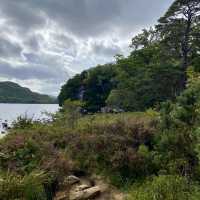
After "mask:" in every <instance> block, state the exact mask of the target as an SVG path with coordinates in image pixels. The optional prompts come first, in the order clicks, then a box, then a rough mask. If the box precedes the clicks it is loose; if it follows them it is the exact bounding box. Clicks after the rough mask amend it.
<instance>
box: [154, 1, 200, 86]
mask: <svg viewBox="0 0 200 200" xmlns="http://www.w3.org/2000/svg"><path fill="white" fill-rule="evenodd" d="M159 23H160V24H159V25H158V26H157V27H158V29H159V30H160V31H161V36H162V39H163V41H164V42H165V45H166V46H168V47H170V48H171V52H172V54H174V55H177V56H179V58H181V66H182V70H183V71H184V72H185V73H184V76H183V79H182V85H183V87H185V84H186V70H187V68H188V66H189V64H190V62H189V57H190V56H191V53H192V52H193V46H194V43H196V42H197V39H198V40H199V35H198V34H197V33H196V27H197V26H199V24H200V0H175V1H174V3H173V4H172V5H171V6H170V8H169V9H168V11H167V12H166V13H165V15H164V16H163V17H161V18H160V19H159ZM177 53H178V54H177Z"/></svg>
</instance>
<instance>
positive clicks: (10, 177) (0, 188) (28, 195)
mask: <svg viewBox="0 0 200 200" xmlns="http://www.w3.org/2000/svg"><path fill="white" fill-rule="evenodd" d="M45 183H48V178H47V175H46V174H44V173H43V172H37V171H35V172H32V173H31V174H29V175H26V176H24V177H21V176H19V175H16V174H11V173H6V174H3V175H2V176H0V199H2V200H18V199H19V200H46V194H45V189H44V184H45Z"/></svg>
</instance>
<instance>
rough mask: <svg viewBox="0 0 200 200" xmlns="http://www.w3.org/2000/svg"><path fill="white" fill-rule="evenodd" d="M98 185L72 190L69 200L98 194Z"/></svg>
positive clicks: (84, 198) (89, 197)
mask: <svg viewBox="0 0 200 200" xmlns="http://www.w3.org/2000/svg"><path fill="white" fill-rule="evenodd" d="M100 193H101V190H100V187H98V186H95V187H91V188H88V189H84V190H81V191H74V192H71V193H70V198H69V200H88V199H93V198H95V197H97V196H98V195H100Z"/></svg>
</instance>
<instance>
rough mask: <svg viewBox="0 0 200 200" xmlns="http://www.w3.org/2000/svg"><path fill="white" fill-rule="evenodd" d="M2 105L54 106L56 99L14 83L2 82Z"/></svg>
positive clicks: (0, 86)
mask: <svg viewBox="0 0 200 200" xmlns="http://www.w3.org/2000/svg"><path fill="white" fill-rule="evenodd" d="M0 103H32V104H53V103H57V100H56V98H53V97H50V96H48V95H45V94H39V93H36V92H32V91H31V90H30V89H29V88H26V87H22V86H20V85H19V84H17V83H14V82H9V81H6V82H0Z"/></svg>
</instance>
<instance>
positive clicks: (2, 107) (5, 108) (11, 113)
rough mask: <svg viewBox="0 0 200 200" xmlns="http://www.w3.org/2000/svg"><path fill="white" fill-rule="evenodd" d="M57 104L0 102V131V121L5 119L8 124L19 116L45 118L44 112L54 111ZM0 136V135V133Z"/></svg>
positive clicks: (0, 130) (1, 129)
mask: <svg viewBox="0 0 200 200" xmlns="http://www.w3.org/2000/svg"><path fill="white" fill-rule="evenodd" d="M58 109H59V106H58V105H57V104H1V103H0V133H1V132H2V131H3V127H2V122H5V120H7V122H8V124H9V125H10V124H11V123H12V122H13V121H14V120H16V119H17V117H19V116H27V117H28V118H33V119H47V118H48V117H47V116H46V115H45V114H44V112H49V113H55V112H56V111H58ZM0 137H1V135H0Z"/></svg>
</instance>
